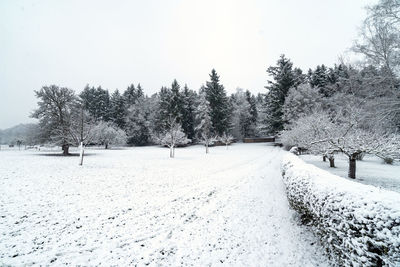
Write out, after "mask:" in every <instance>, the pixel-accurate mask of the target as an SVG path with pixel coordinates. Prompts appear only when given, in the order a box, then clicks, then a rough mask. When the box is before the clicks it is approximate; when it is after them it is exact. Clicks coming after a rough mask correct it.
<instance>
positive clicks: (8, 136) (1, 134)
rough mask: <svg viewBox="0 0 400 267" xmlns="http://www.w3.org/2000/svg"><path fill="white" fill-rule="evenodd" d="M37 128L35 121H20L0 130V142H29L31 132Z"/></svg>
mask: <svg viewBox="0 0 400 267" xmlns="http://www.w3.org/2000/svg"><path fill="white" fill-rule="evenodd" d="M36 128H37V124H35V123H21V124H18V125H16V126H14V127H11V128H8V129H4V130H0V144H13V143H15V142H16V141H17V140H21V141H22V142H23V143H26V142H29V140H30V138H31V136H32V132H34V131H35V129H36Z"/></svg>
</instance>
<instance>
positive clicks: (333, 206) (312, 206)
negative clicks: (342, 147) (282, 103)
mask: <svg viewBox="0 0 400 267" xmlns="http://www.w3.org/2000/svg"><path fill="white" fill-rule="evenodd" d="M281 171H282V176H283V180H284V184H285V186H286V193H287V196H288V199H289V203H290V205H291V206H292V207H293V208H294V209H295V210H297V211H298V212H299V213H300V214H301V215H302V218H303V221H305V222H310V223H311V224H313V225H314V226H315V229H316V231H317V234H318V235H319V236H320V238H321V239H322V243H323V244H325V246H326V248H327V249H328V251H330V255H332V256H333V258H334V259H335V261H336V262H338V263H339V264H340V265H342V266H379V265H380V264H382V263H384V264H387V265H389V266H398V265H400V194H399V193H397V192H392V191H387V190H383V189H379V188H376V187H374V186H369V185H363V184H359V183H356V182H353V181H349V180H346V179H344V178H341V177H338V176H336V175H333V174H330V173H329V172H327V171H324V170H321V169H319V168H317V167H315V166H313V165H311V164H307V163H305V162H304V161H302V160H301V159H300V158H298V157H297V156H295V155H291V154H288V155H286V156H285V157H284V158H283V160H282V165H281Z"/></svg>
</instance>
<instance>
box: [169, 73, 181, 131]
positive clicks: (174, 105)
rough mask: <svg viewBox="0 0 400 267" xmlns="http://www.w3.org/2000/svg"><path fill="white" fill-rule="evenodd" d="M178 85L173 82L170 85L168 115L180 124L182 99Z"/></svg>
mask: <svg viewBox="0 0 400 267" xmlns="http://www.w3.org/2000/svg"><path fill="white" fill-rule="evenodd" d="M180 88H181V87H180V85H179V83H178V82H177V81H176V80H174V81H173V82H172V84H171V89H170V99H169V108H168V115H169V116H171V117H173V118H175V119H176V121H177V122H178V123H182V110H183V98H182V95H181V92H180Z"/></svg>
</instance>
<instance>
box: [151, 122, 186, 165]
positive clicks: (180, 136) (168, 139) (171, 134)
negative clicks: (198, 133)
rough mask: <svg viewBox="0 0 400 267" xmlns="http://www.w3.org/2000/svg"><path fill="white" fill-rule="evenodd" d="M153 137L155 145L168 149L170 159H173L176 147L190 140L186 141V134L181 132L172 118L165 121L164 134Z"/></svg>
mask: <svg viewBox="0 0 400 267" xmlns="http://www.w3.org/2000/svg"><path fill="white" fill-rule="evenodd" d="M154 137H155V139H156V142H157V143H159V144H160V145H164V146H168V147H169V157H170V158H173V157H175V147H176V146H178V145H186V144H188V143H189V142H190V139H188V138H187V137H186V134H185V133H184V132H183V130H182V126H181V125H180V124H179V123H178V122H177V121H176V119H175V118H172V117H169V119H168V121H167V130H166V131H165V132H164V134H162V135H159V136H154Z"/></svg>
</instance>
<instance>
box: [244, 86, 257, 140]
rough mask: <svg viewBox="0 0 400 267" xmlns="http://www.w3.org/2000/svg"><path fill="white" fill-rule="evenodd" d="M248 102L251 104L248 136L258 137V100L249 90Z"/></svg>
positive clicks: (247, 94) (247, 91)
mask: <svg viewBox="0 0 400 267" xmlns="http://www.w3.org/2000/svg"><path fill="white" fill-rule="evenodd" d="M246 100H247V102H248V103H249V104H250V107H249V113H250V123H249V128H248V130H247V132H246V136H249V137H251V136H253V137H254V136H256V135H257V132H256V129H257V120H258V111H257V99H256V97H255V96H254V95H252V94H251V93H250V91H249V90H246Z"/></svg>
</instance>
